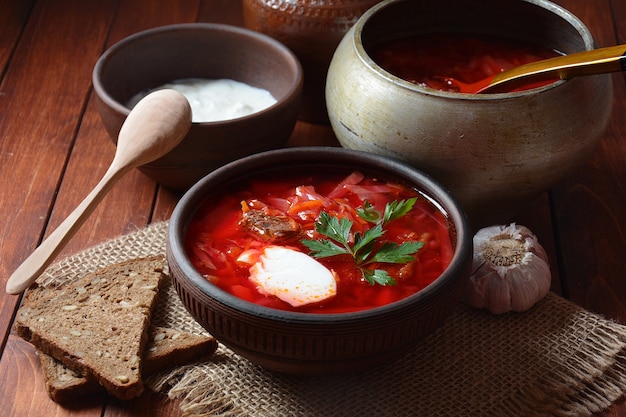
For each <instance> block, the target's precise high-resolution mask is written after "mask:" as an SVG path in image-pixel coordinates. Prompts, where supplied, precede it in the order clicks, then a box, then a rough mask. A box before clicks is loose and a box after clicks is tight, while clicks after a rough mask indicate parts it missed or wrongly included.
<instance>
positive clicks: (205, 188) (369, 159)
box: [167, 147, 473, 324]
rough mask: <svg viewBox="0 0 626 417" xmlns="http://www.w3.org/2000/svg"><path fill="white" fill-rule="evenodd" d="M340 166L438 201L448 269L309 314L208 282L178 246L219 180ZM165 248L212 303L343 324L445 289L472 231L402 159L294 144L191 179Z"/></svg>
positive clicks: (463, 260)
mask: <svg viewBox="0 0 626 417" xmlns="http://www.w3.org/2000/svg"><path fill="white" fill-rule="evenodd" d="M341 164H344V165H348V166H351V167H354V168H355V169H357V167H358V168H359V169H360V168H362V170H363V171H364V172H371V173H378V174H379V175H384V176H387V177H389V178H393V179H397V180H399V181H403V182H405V183H407V184H410V185H412V186H414V187H415V188H416V189H418V190H421V191H422V192H423V193H424V194H425V195H426V196H428V197H429V198H431V199H433V201H434V203H435V204H438V205H440V208H441V209H442V211H443V212H444V213H445V214H446V215H447V216H448V218H449V221H450V223H451V224H453V225H454V228H455V234H456V241H455V242H454V244H455V250H454V256H453V258H452V261H451V262H450V265H449V266H448V268H447V269H446V270H445V271H444V272H443V273H442V274H441V275H440V276H439V277H438V278H437V279H436V280H435V281H433V282H432V283H431V284H430V285H428V286H427V287H425V288H424V289H422V290H421V291H419V292H417V293H415V294H413V295H410V296H408V297H406V298H404V299H402V300H399V301H396V302H394V303H392V304H388V305H385V306H381V307H375V308H372V309H368V310H363V311H358V312H349V313H332V314H310V313H303V312H291V311H284V310H278V309H273V308H269V307H265V306H261V305H258V304H254V303H252V302H249V301H245V300H243V299H241V298H238V297H236V296H234V295H232V294H229V293H228V292H226V291H224V290H222V289H220V288H219V287H217V286H215V285H214V284H212V283H210V282H209V281H208V280H207V279H206V278H204V277H203V276H202V275H201V274H200V273H199V272H198V271H197V270H196V269H195V267H194V266H193V265H192V263H191V261H190V259H189V257H188V256H187V254H186V251H185V249H184V236H185V235H186V231H187V227H188V225H189V222H190V221H191V219H192V217H193V216H194V214H195V211H196V210H197V208H198V206H199V204H200V203H201V202H202V201H203V200H204V199H205V198H207V197H208V196H209V195H213V193H211V190H213V189H214V188H215V187H219V188H221V189H223V187H224V184H229V183H233V182H238V181H240V180H241V179H243V178H246V177H250V176H251V175H253V174H255V173H257V174H258V173H261V172H276V171H277V170H283V169H285V170H289V169H293V168H298V167H302V166H305V165H306V166H320V165H321V166H328V167H335V168H337V167H340V168H341V167H342V165H341ZM273 166H280V168H279V169H275V168H272V167H273ZM348 169H350V168H347V170H348ZM222 193H223V191H217V195H221V194H222ZM167 250H168V252H169V253H170V255H171V256H173V257H174V259H175V260H176V263H177V267H178V268H179V269H180V271H181V272H182V273H183V274H184V276H185V280H188V281H189V282H190V283H192V284H193V285H194V286H196V287H197V288H198V289H200V291H202V292H203V293H204V294H208V295H209V296H210V297H211V298H213V299H214V300H216V301H217V302H219V303H221V304H223V305H226V306H229V307H230V308H235V309H237V310H239V311H243V312H244V313H246V314H251V315H254V316H257V317H261V318H266V319H271V320H276V321H283V322H290V323H294V322H299V323H304V324H306V323H310V324H312V323H320V322H328V323H333V322H334V323H339V322H349V321H354V320H361V319H367V318H369V317H377V316H379V315H383V314H387V313H393V312H395V311H398V310H402V309H406V308H410V307H411V306H412V305H413V304H414V303H416V302H418V301H420V300H428V299H429V298H432V297H436V296H437V294H438V293H439V292H440V291H443V290H445V289H446V288H448V287H449V286H450V285H451V284H450V283H451V282H454V281H455V280H456V279H459V277H458V275H459V274H462V273H463V271H464V270H465V269H466V268H467V260H468V258H469V259H471V253H472V250H473V246H472V233H471V231H470V228H469V224H468V221H467V218H466V215H465V213H464V212H463V210H462V209H461V207H460V205H459V204H458V203H457V202H456V200H455V199H454V198H453V197H452V195H451V194H450V193H449V192H448V191H447V190H446V189H445V188H443V187H442V186H441V185H440V184H439V183H438V182H436V181H435V180H433V179H432V178H431V177H429V176H428V175H427V174H424V173H423V172H421V171H418V170H417V169H415V168H414V167H412V166H410V165H408V164H406V163H404V162H402V161H399V160H396V159H392V158H389V157H386V156H381V155H376V154H372V153H367V152H362V151H356V150H349V149H344V148H338V147H298V148H283V149H278V150H272V151H266V152H262V153H259V154H255V155H251V156H249V157H245V158H242V159H239V160H237V161H234V162H231V163H229V164H227V165H225V166H223V167H221V168H219V169H217V170H215V171H213V172H212V173H210V174H208V175H207V176H206V177H204V178H203V179H202V180H200V181H199V182H198V183H196V184H195V185H194V186H193V187H192V188H190V189H189V191H187V192H186V193H185V194H184V195H183V197H182V198H181V199H180V201H179V202H178V204H177V205H176V207H175V209H174V211H173V213H172V216H171V218H170V224H169V228H168V235H167Z"/></svg>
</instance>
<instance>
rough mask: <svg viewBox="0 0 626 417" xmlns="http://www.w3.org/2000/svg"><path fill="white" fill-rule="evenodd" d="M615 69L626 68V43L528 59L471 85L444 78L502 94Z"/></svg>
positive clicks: (470, 89) (471, 88)
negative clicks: (526, 61)
mask: <svg viewBox="0 0 626 417" xmlns="http://www.w3.org/2000/svg"><path fill="white" fill-rule="evenodd" d="M619 71H626V45H616V46H609V47H606V48H599V49H593V50H591V51H584V52H577V53H574V54H569V55H563V56H558V57H556V58H549V59H544V60H541V61H536V62H531V63H528V64H525V65H520V66H519V67H516V68H513V69H510V70H507V71H504V72H501V73H499V74H496V75H495V76H494V77H491V78H486V79H484V80H480V81H477V82H475V83H471V84H468V83H463V82H461V81H458V80H456V79H448V82H449V83H450V84H451V85H457V86H458V87H459V89H460V91H461V92H463V93H474V94H485V93H505V92H508V91H513V90H515V89H517V88H521V87H524V86H528V85H531V84H536V83H544V84H545V83H546V82H552V81H556V80H559V79H561V80H565V79H569V78H573V77H578V76H581V75H595V74H604V73H608V72H619Z"/></svg>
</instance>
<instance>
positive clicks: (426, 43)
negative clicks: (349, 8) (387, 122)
mask: <svg viewBox="0 0 626 417" xmlns="http://www.w3.org/2000/svg"><path fill="white" fill-rule="evenodd" d="M368 53H369V55H370V57H371V58H372V59H373V60H374V61H375V62H376V63H377V64H378V65H380V66H381V68H383V69H385V70H386V71H388V72H390V73H391V74H393V75H395V76H396V77H399V78H402V79H404V80H406V81H409V82H412V83H414V84H417V85H421V86H425V87H430V88H434V89H437V90H443V91H453V92H458V93H475V92H476V87H473V88H472V86H467V85H465V84H472V83H477V82H479V81H482V80H486V79H491V78H493V77H494V76H496V75H497V74H498V73H500V72H503V71H506V70H509V69H512V68H515V67H518V66H520V65H523V64H527V63H530V62H534V61H539V60H542V59H548V58H553V57H555V56H558V55H559V53H557V52H556V51H554V50H552V49H549V48H546V47H543V46H540V45H535V44H532V43H528V42H523V41H520V40H515V39H508V38H498V37H495V36H487V35H472V34H463V33H459V34H423V35H416V36H412V37H406V38H401V39H398V40H394V41H390V42H386V43H383V44H381V45H378V46H376V47H374V48H371V50H368ZM457 81H460V82H461V83H458V82H457ZM551 82H553V81H547V82H542V83H538V84H531V85H527V86H525V87H523V88H522V89H529V88H534V87H538V86H540V85H545V84H549V83H551Z"/></svg>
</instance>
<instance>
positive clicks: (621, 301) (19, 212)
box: [0, 0, 626, 417]
mask: <svg viewBox="0 0 626 417" xmlns="http://www.w3.org/2000/svg"><path fill="white" fill-rule="evenodd" d="M557 3H559V4H561V5H562V6H564V7H566V8H568V9H569V10H571V11H572V12H574V13H575V14H576V15H578V16H579V17H580V18H581V19H582V21H583V22H584V23H585V24H586V25H587V26H588V27H589V28H590V29H591V31H592V33H593V35H594V37H595V38H596V41H597V43H598V45H599V46H609V45H614V44H618V43H626V2H625V1H624V0H594V1H589V0H558V1H557ZM180 22H221V23H229V24H234V25H241V24H242V17H241V4H240V1H237V0H185V1H177V0H161V1H158V2H156V1H152V0H99V1H94V2H91V1H74V0H0V208H1V215H2V221H1V222H0V279H1V287H2V291H0V334H1V339H0V340H1V341H2V344H1V352H2V356H1V360H0V381H1V382H0V416H20V417H28V416H49V417H52V416H67V415H80V416H101V415H106V416H116V417H123V416H131V415H132V416H153V417H154V416H177V415H180V412H179V409H178V406H177V404H176V403H175V402H172V401H168V400H167V399H165V398H163V397H161V396H159V395H156V394H152V393H149V392H147V393H145V394H144V395H143V396H142V397H140V398H138V399H137V400H134V401H129V402H120V401H116V400H114V399H111V398H105V397H103V398H96V399H93V400H90V401H89V402H87V403H82V404H78V405H77V406H76V407H75V408H73V409H64V408H61V407H59V406H58V405H57V404H55V403H54V402H52V401H51V400H49V399H48V396H47V394H46V392H45V389H44V386H43V383H42V376H41V373H40V370H39V365H38V361H37V359H36V357H35V354H34V350H33V348H32V347H31V346H30V345H29V344H28V343H26V342H24V341H22V340H21V339H20V338H19V337H17V336H16V335H15V333H14V332H12V330H11V325H12V322H13V318H14V314H15V311H16V309H17V307H18V305H19V303H20V297H19V296H13V295H7V294H5V293H4V286H5V284H6V280H7V279H8V277H9V276H10V274H11V273H12V272H13V270H15V268H17V266H18V265H19V264H20V263H21V262H22V260H23V259H24V258H26V256H27V255H28V254H29V253H30V252H31V251H32V250H33V249H34V248H35V247H36V246H37V245H38V244H39V242H40V241H41V240H42V239H43V238H44V237H45V236H46V235H47V234H49V233H50V231H52V230H54V229H55V228H56V227H57V225H58V224H59V223H60V222H61V221H62V220H63V219H64V218H65V216H67V215H68V214H69V213H70V212H71V210H73V209H74V207H75V206H76V205H77V204H78V203H79V202H80V201H81V200H82V199H83V198H84V197H85V196H86V195H87V193H88V191H89V190H90V189H91V188H92V187H93V186H94V185H95V184H96V183H97V182H98V180H99V179H100V178H101V176H102V175H103V173H104V171H105V170H106V168H107V166H108V164H109V163H110V161H111V159H112V157H113V153H114V147H113V145H112V143H111V142H110V141H109V139H108V137H107V134H106V132H105V130H104V128H103V127H102V125H101V122H100V119H99V116H98V114H97V111H96V109H95V107H94V95H93V91H92V88H91V71H92V68H93V66H94V64H95V62H96V60H97V59H98V57H99V56H100V54H102V52H103V51H104V50H105V49H106V48H107V47H109V46H111V45H112V44H113V43H115V42H117V41H119V40H120V39H122V38H124V37H126V36H128V35H130V34H132V33H135V32H138V31H141V30H144V29H147V28H150V27H154V26H160V25H165V24H172V23H180ZM613 77H614V88H615V108H614V113H613V117H612V119H611V123H610V126H609V128H608V130H607V131H606V133H605V134H604V136H603V138H602V141H601V143H600V145H599V146H598V147H597V149H596V150H595V152H594V153H593V154H592V155H590V159H589V161H588V162H586V163H585V164H584V165H583V166H582V167H581V168H580V169H579V170H578V171H577V172H576V173H574V174H572V175H571V176H569V177H568V178H566V179H564V180H563V181H561V182H560V183H559V184H558V185H556V186H555V187H554V188H553V189H552V190H550V192H549V193H546V194H545V195H543V196H541V198H540V199H539V200H537V202H536V203H535V204H534V205H533V206H532V207H531V208H530V209H529V210H527V211H526V212H524V213H523V214H522V215H521V216H520V218H519V219H518V222H519V223H522V224H525V225H527V226H529V227H530V228H531V229H532V230H533V231H534V232H535V233H536V234H537V235H538V236H539V238H540V240H541V242H542V243H543V244H544V246H545V247H546V249H547V250H548V252H549V254H550V258H551V263H552V269H553V276H554V280H553V286H552V290H553V291H554V292H556V293H559V294H561V295H563V296H564V297H566V298H568V299H570V300H572V301H574V302H576V303H578V304H579V305H581V306H583V307H585V308H587V309H589V310H591V311H594V312H597V313H601V314H603V315H605V316H607V317H610V318H612V319H615V320H617V321H619V322H621V323H626V85H625V78H624V75H623V74H615V75H614V76H613ZM563 105H566V104H565V103H564V104H563ZM291 144H292V145H303V144H335V138H334V136H333V134H332V131H331V130H330V128H329V127H326V126H318V125H312V124H306V123H299V124H298V125H297V127H296V129H295V131H294V133H293V136H292V138H291ZM178 197H179V196H178V195H176V194H173V193H171V192H169V191H167V190H165V189H163V188H161V187H159V186H158V185H157V184H155V183H154V182H153V181H152V180H150V179H148V178H147V177H145V176H144V175H143V174H141V173H140V172H138V171H134V172H132V173H130V174H129V175H128V176H126V177H125V178H123V179H122V181H121V182H120V183H118V185H117V186H116V187H115V188H114V190H113V191H112V192H111V193H110V194H109V195H108V196H107V197H106V198H105V199H104V201H103V203H102V204H101V206H100V207H99V208H98V209H97V211H96V212H95V213H94V214H93V215H92V217H91V218H90V219H89V220H88V221H87V223H86V224H85V226H84V227H83V228H82V230H81V231H80V232H79V233H78V234H77V235H76V236H75V238H74V239H73V240H72V241H71V243H70V244H69V245H68V246H67V247H66V248H65V250H64V251H63V253H62V254H61V255H60V256H61V257H62V256H66V255H70V254H73V253H76V252H78V251H80V250H83V249H85V248H87V247H90V246H93V245H95V244H98V243H100V242H102V241H103V240H105V239H109V238H113V237H116V236H119V235H121V234H125V233H128V232H130V231H133V230H136V229H137V228H141V227H143V226H145V225H147V224H149V223H151V222H154V221H159V220H165V219H168V218H169V216H170V214H171V211H172V209H173V207H174V205H175V204H176V201H177V199H178ZM602 416H607V417H608V416H626V403H625V402H624V400H623V399H622V400H620V401H618V403H617V404H615V405H613V406H612V407H611V408H610V409H608V410H606V411H605V412H604V413H603V414H602Z"/></svg>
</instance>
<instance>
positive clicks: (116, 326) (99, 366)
mask: <svg viewBox="0 0 626 417" xmlns="http://www.w3.org/2000/svg"><path fill="white" fill-rule="evenodd" d="M164 262H165V259H164V257H163V256H156V257H150V258H141V259H133V260H129V261H126V262H121V263H117V264H114V265H110V266H108V267H105V268H103V269H101V270H98V271H96V272H94V273H92V274H88V275H86V276H85V277H83V278H81V279H79V280H78V281H77V282H75V283H73V284H72V285H69V286H63V287H59V288H48V287H37V286H35V287H33V288H31V289H30V290H29V291H28V292H27V294H26V297H25V301H24V304H23V305H22V307H21V308H20V310H19V311H18V315H17V318H16V322H15V330H16V332H17V334H18V335H20V336H21V337H22V338H24V339H26V340H27V341H29V342H30V343H32V344H33V345H34V346H35V347H36V348H37V349H38V350H40V351H41V352H43V353H46V354H48V355H50V356H52V357H53V358H55V359H57V360H58V361H60V362H61V363H63V364H64V365H66V366H67V367H68V368H70V369H71V370H73V371H75V372H77V373H78V374H80V375H87V374H89V375H92V376H93V377H94V378H95V379H96V380H97V381H98V382H99V384H100V385H102V386H104V387H105V388H106V390H107V391H108V392H109V393H111V394H112V395H114V396H116V397H117V398H120V399H131V398H134V397H137V396H139V395H140V394H141V393H142V392H143V390H144V386H143V381H142V379H141V374H142V372H141V367H142V361H141V360H140V359H141V356H142V355H143V352H144V348H145V346H146V343H147V341H148V328H149V324H150V316H151V314H152V311H153V309H154V307H155V305H156V300H157V296H158V293H159V287H160V286H161V284H162V282H163V280H164V274H163V267H164Z"/></svg>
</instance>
